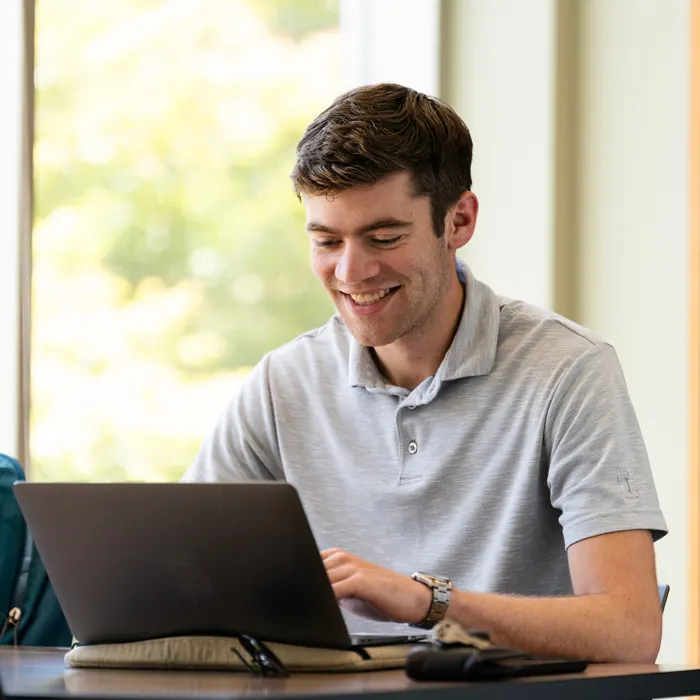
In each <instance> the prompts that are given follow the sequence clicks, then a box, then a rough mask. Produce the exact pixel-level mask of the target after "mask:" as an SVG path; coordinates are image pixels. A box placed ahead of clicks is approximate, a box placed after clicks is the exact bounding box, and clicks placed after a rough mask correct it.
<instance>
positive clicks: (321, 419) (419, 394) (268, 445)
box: [183, 268, 666, 595]
mask: <svg viewBox="0 0 700 700" xmlns="http://www.w3.org/2000/svg"><path fill="white" fill-rule="evenodd" d="M461 272H462V275H465V276H466V285H467V302H466V304H465V305H464V314H463V316H462V320H461V322H460V325H459V328H458V330H457V334H456V335H455V338H454V340H453V342H452V345H451V346H450V348H449V350H448V352H447V354H446V355H445V358H444V360H443V362H442V364H441V365H440V367H439V369H438V371H437V372H436V373H435V376H433V377H429V378H428V379H426V380H425V381H423V382H422V383H421V384H420V385H419V386H418V387H416V388H415V389H414V390H413V391H408V390H406V389H403V388H398V387H395V386H391V385H389V384H387V382H386V381H385V379H384V378H383V377H382V375H381V374H380V373H379V371H378V370H377V367H376V365H375V364H374V362H373V360H372V358H371V356H370V353H369V351H368V349H367V348H365V347H363V346H360V345H359V344H358V343H357V342H356V341H355V340H354V338H353V337H352V335H351V334H350V333H349V331H348V329H347V328H346V327H345V325H344V323H343V321H342V320H341V319H340V318H339V317H337V316H336V317H333V318H332V319H331V320H330V321H329V322H328V323H327V324H326V325H325V326H323V327H322V328H319V329H316V330H314V331H310V332H308V333H305V334H303V335H301V336H300V337H299V338H297V339H296V340H294V341H292V342H290V343H288V344H286V345H284V346H282V347H280V348H278V349H276V350H274V351H272V352H271V353H269V354H268V355H266V356H265V357H264V358H263V359H262V360H261V362H260V363H259V364H258V365H257V366H256V367H255V368H254V369H253V371H252V372H251V374H250V376H249V378H248V379H247V382H246V384H245V386H244V387H243V389H242V390H241V391H240V393H239V394H238V395H237V396H236V397H235V398H234V399H233V400H232V401H231V403H230V405H229V406H228V408H227V410H226V411H225V413H224V414H223V415H222V416H221V419H220V421H219V422H218V425H217V426H216V428H215V429H214V431H213V434H212V435H211V436H210V437H209V438H208V440H207V441H206V442H205V443H204V445H203V446H202V448H201V450H200V452H199V454H198V456H197V458H196V460H195V462H194V464H193V465H192V467H191V468H190V469H189V470H188V471H187V473H186V474H185V476H184V478H183V481H234V480H242V479H282V480H286V481H288V482H290V483H292V484H294V485H295V486H296V487H297V488H298V490H299V492H300V495H301V499H302V502H303V504H304V507H305V510H306V512H307V515H308V517H309V521H310V523H311V527H312V530H313V532H314V535H315V537H316V540H317V543H318V546H319V548H321V549H325V548H327V547H341V548H343V549H345V550H347V551H349V552H352V553H353V554H357V555H359V556H360V557H363V558H366V559H368V560H369V561H372V562H374V563H376V564H380V565H382V566H386V567H388V568H390V569H394V570H396V571H399V572H402V573H406V574H409V573H410V572H412V571H414V570H416V569H418V570H422V571H428V572H433V573H438V574H443V575H447V576H449V577H451V578H452V579H453V581H454V582H455V585H456V586H457V587H459V588H464V589H469V590H472V591H490V592H499V593H513V594H521V595H563V594H568V593H571V591H572V589H571V579H570V576H569V569H568V563H567V556H566V548H567V547H568V546H569V545H571V544H573V543H574V542H577V541H578V540H582V539H584V538H587V537H593V536H595V535H600V534H602V533H607V532H613V531H618V530H629V529H648V530H651V531H652V533H653V535H654V537H655V539H657V538H658V537H660V536H662V535H663V534H664V533H665V532H666V523H665V522H664V518H663V515H662V514H661V511H660V509H659V503H658V499H657V495H656V491H655V488H654V483H653V479H652V474H651V469H650V467H649V461H648V458H647V454H646V450H645V447H644V442H643V440H642V436H641V434H640V430H639V425H638V423H637V419H636V417H635V413H634V410H633V408H632V404H631V403H630V398H629V395H628V393H627V388H626V386H625V381H624V378H623V375H622V370H621V368H620V365H619V362H618V360H617V356H616V354H615V352H614V350H613V348H612V347H611V346H610V345H608V344H606V343H604V342H602V341H601V340H599V339H598V338H596V337H595V336H594V335H593V334H592V333H591V332H590V331H588V330H586V329H585V328H582V327H580V326H578V325H576V324H574V323H572V322H570V321H568V320H566V319H564V318H562V317H560V316H557V315H554V314H552V313H550V312H547V311H543V310H541V309H538V308H535V307H533V306H530V305H528V304H525V303H523V302H520V301H513V300H508V299H504V298H500V297H498V296H496V294H494V292H493V291H492V290H491V289H490V288H489V287H488V286H486V285H485V284H483V283H481V282H479V281H478V280H477V279H475V278H474V276H473V275H472V274H471V272H470V271H469V270H468V269H466V268H464V269H463V270H461Z"/></svg>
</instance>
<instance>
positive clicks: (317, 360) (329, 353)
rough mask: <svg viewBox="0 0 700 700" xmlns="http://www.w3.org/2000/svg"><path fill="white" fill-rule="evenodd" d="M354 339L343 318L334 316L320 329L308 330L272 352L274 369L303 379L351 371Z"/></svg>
mask: <svg viewBox="0 0 700 700" xmlns="http://www.w3.org/2000/svg"><path fill="white" fill-rule="evenodd" d="M351 342H352V336H351V335H350V332H349V331H348V329H347V327H346V325H345V323H344V322H343V321H342V319H341V318H340V317H339V316H332V317H331V318H330V319H329V320H328V321H327V322H326V323H324V324H323V325H322V326H319V327H318V328H314V329H312V330H309V331H305V332H304V333H302V334H301V335H298V336H297V337H296V338H294V339H293V340H290V341H289V342H287V343H284V344H283V345H280V346H279V347H277V348H275V349H274V350H272V351H270V352H269V353H268V355H267V361H268V364H269V366H270V368H271V369H274V370H275V371H276V372H281V373H284V374H286V373H291V374H297V375H300V376H304V375H308V372H309V371H312V372H313V373H318V372H322V371H323V370H324V369H325V370H331V369H337V368H338V366H339V365H342V366H344V367H345V368H347V358H348V355H349V352H350V345H351Z"/></svg>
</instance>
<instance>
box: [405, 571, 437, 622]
mask: <svg viewBox="0 0 700 700" xmlns="http://www.w3.org/2000/svg"><path fill="white" fill-rule="evenodd" d="M412 581H413V583H414V584H415V585H414V588H415V589H416V605H415V609H416V613H415V615H413V618H412V619H411V620H408V622H409V624H412V625H413V624H416V623H418V622H422V621H423V620H425V618H426V617H427V616H428V613H429V612H430V607H431V605H432V604H433V592H432V591H431V590H430V589H429V588H428V587H427V586H424V585H423V584H422V583H419V582H418V581H416V580H415V579H412Z"/></svg>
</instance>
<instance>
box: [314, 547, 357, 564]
mask: <svg viewBox="0 0 700 700" xmlns="http://www.w3.org/2000/svg"><path fill="white" fill-rule="evenodd" d="M343 555H344V556H346V557H349V556H350V555H349V554H347V552H344V551H343V550H342V549H338V548H337V547H333V548H332V549H324V550H323V551H322V552H321V559H323V561H324V562H326V561H328V560H329V559H333V558H338V557H339V556H343Z"/></svg>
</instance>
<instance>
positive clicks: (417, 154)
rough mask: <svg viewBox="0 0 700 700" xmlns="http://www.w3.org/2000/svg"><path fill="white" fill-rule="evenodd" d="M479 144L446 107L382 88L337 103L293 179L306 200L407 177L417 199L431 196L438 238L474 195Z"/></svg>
mask: <svg viewBox="0 0 700 700" xmlns="http://www.w3.org/2000/svg"><path fill="white" fill-rule="evenodd" d="M471 163H472V139H471V136H470V134H469V129H467V126H466V124H465V123H464V122H463V121H462V120H461V119H460V117H459V116H458V115H457V113H456V112H455V111H454V110H453V109H452V108H451V107H450V106H449V105H447V104H445V103H444V102H441V101H440V100H438V99H435V98H433V97H428V96H427V95H424V94H423V93H420V92H416V91H415V90H412V89H411V88H407V87H403V86H402V85H395V84H393V83H380V84H379V85H368V86H364V87H359V88H355V89H354V90H350V91H349V92H346V93H345V94H344V95H341V96H340V97H338V98H337V99H336V100H335V101H334V102H333V104H332V105H331V106H330V107H328V109H326V110H325V111H323V112H321V114H319V115H318V117H316V119H314V121H313V122H311V124H310V125H309V126H308V128H307V129H306V132H305V133H304V135H303V136H302V138H301V140H300V141H299V144H298V145H297V161H296V164H295V165H294V170H293V171H292V174H291V178H292V182H293V183H294V191H295V192H296V194H297V196H298V197H301V195H302V194H311V195H329V194H337V193H338V192H342V191H343V190H345V189H348V188H350V187H356V186H358V185H371V184H374V183H375V182H377V181H379V180H381V179H382V178H383V177H386V176H387V175H392V174H394V173H397V172H399V171H401V170H407V171H408V172H410V173H411V176H412V180H413V193H414V195H415V196H428V197H429V198H430V208H431V214H432V220H433V228H434V230H435V234H436V235H437V236H441V235H442V234H443V232H444V228H443V226H444V219H445V215H446V213H447V210H448V209H449V208H450V207H451V206H452V205H453V204H454V203H455V202H456V201H457V200H458V199H459V197H460V195H461V194H462V192H464V191H465V190H469V189H471V186H472V178H471Z"/></svg>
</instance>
